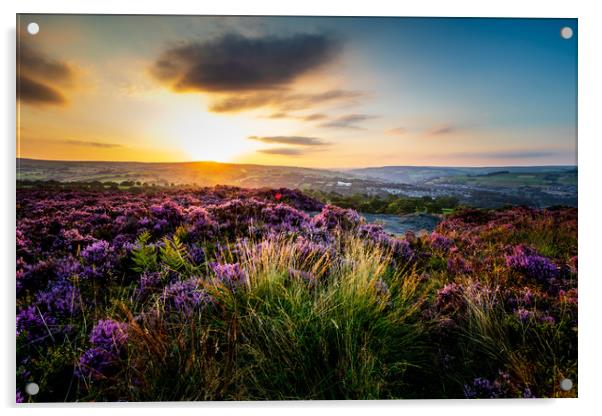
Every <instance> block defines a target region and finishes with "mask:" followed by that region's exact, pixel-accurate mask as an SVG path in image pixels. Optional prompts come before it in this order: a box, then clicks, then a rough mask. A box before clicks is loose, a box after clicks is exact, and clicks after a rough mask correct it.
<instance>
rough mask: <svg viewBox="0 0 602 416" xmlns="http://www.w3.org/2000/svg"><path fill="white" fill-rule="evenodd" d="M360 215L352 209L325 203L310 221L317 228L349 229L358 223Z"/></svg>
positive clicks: (360, 219)
mask: <svg viewBox="0 0 602 416" xmlns="http://www.w3.org/2000/svg"><path fill="white" fill-rule="evenodd" d="M361 221H362V217H360V215H359V214H358V213H357V212H356V211H354V210H352V209H345V208H340V207H337V206H336V205H326V206H325V207H324V208H322V212H320V213H319V214H318V215H316V216H315V217H313V218H312V223H313V224H314V225H315V226H317V227H318V228H326V229H327V230H334V229H337V228H338V229H342V230H345V231H350V230H353V229H355V228H356V227H358V226H359V225H360V223H361Z"/></svg>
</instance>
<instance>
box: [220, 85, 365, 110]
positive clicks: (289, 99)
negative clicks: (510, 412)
mask: <svg viewBox="0 0 602 416" xmlns="http://www.w3.org/2000/svg"><path fill="white" fill-rule="evenodd" d="M363 96H364V93H363V92H361V91H348V90H338V89H335V90H328V91H325V92H320V93H295V92H291V91H290V90H281V91H272V92H269V91H268V92H259V93H258V92H253V93H247V94H236V95H227V96H226V97H225V98H221V99H217V100H215V101H214V102H213V103H212V104H211V105H210V107H209V110H210V111H213V112H215V113H235V112H239V111H245V110H253V109H256V108H261V107H273V108H275V109H277V110H278V111H277V114H278V113H286V112H287V111H297V110H305V109H308V108H313V107H314V106H316V105H321V104H330V103H335V102H345V103H353V102H356V101H357V100H358V99H359V98H361V97H363Z"/></svg>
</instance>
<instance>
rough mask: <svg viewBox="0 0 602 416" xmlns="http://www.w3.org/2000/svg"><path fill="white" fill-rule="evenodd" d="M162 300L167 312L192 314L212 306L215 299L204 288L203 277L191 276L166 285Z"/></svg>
mask: <svg viewBox="0 0 602 416" xmlns="http://www.w3.org/2000/svg"><path fill="white" fill-rule="evenodd" d="M161 302H162V305H163V307H164V309H165V311H166V312H177V313H182V314H183V315H185V316H190V315H192V314H193V313H195V312H200V311H203V310H205V309H206V308H207V307H209V306H212V305H213V303H214V299H213V297H212V296H211V295H209V294H208V293H207V291H206V290H205V289H204V288H203V281H202V280H201V279H198V278H191V279H188V280H184V281H177V282H174V283H171V284H170V285H168V286H166V287H165V289H164V290H163V294H162V296H161Z"/></svg>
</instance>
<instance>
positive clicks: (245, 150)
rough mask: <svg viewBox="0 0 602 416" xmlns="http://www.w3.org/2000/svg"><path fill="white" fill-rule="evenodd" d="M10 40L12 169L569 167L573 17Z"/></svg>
mask: <svg viewBox="0 0 602 416" xmlns="http://www.w3.org/2000/svg"><path fill="white" fill-rule="evenodd" d="M31 22H36V23H38V25H39V28H40V30H39V32H38V33H37V34H36V35H31V34H29V33H28V32H27V25H28V24H29V23H31ZM566 27H568V28H571V29H572V32H573V36H572V37H571V38H569V39H567V38H566V37H563V36H561V31H562V29H563V28H566ZM17 32H18V41H17V43H18V45H17V117H18V120H17V123H18V129H17V157H25V158H35V159H52V160H106V161H109V160H110V161H141V162H180V161H207V160H211V161H218V162H231V163H255V164H263V165H290V166H303V167H323V168H351V167H368V166H391V165H406V166H409V165H411V166H510V165H512V166H526V165H538V166H541V165H576V164H577V154H576V151H577V20H576V19H477V18H466V19H458V18H382V17H381V18H370V17H360V18H341V17H339V18H337V17H250V16H248V17H242V16H111V15H103V16H99V15H20V16H19V18H18V28H17Z"/></svg>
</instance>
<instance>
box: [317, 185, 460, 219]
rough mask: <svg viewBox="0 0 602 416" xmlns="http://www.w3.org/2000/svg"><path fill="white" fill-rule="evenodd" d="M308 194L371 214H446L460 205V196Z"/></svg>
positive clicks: (318, 192)
mask: <svg viewBox="0 0 602 416" xmlns="http://www.w3.org/2000/svg"><path fill="white" fill-rule="evenodd" d="M307 194H308V195H311V196H313V197H315V198H316V199H318V200H320V201H324V202H325V203H328V204H332V205H336V206H339V207H342V208H351V209H354V210H356V211H358V212H365V213H369V214H394V215H403V214H413V213H415V212H427V213H430V214H444V213H446V212H450V211H451V210H453V209H455V208H457V207H458V206H459V200H458V198H456V197H454V196H440V197H435V198H433V197H430V196H423V197H409V196H405V195H392V194H389V195H387V196H382V195H367V194H354V195H342V194H339V193H337V192H324V191H317V190H316V191H313V190H310V191H307Z"/></svg>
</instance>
